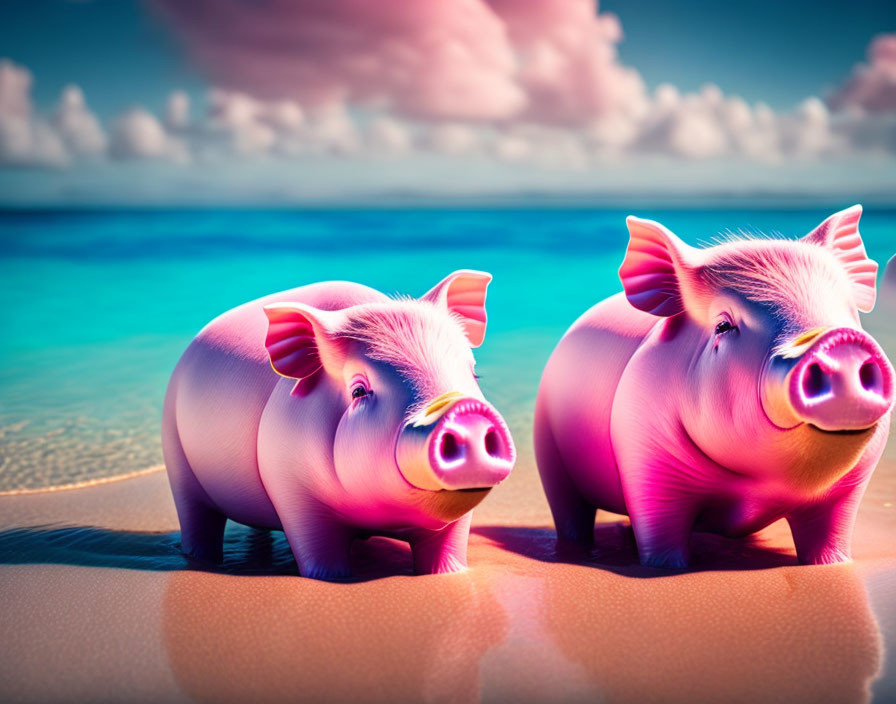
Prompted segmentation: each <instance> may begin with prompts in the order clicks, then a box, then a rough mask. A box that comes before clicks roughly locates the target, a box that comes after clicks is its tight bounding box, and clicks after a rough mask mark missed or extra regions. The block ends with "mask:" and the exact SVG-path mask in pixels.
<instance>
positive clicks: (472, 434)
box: [162, 271, 515, 579]
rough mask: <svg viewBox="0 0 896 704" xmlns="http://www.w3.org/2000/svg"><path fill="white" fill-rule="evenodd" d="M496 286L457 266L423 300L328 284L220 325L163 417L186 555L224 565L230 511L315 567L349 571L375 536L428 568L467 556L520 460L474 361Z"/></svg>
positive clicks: (223, 319) (454, 566)
mask: <svg viewBox="0 0 896 704" xmlns="http://www.w3.org/2000/svg"><path fill="white" fill-rule="evenodd" d="M489 281H491V276H490V275H489V274H485V273H481V272H476V271H458V272H455V273H454V274H452V275H451V276H449V277H447V278H446V279H445V280H444V281H442V282H441V283H440V284H439V285H438V286H436V287H435V288H434V289H432V290H431V291H430V292H429V293H427V294H426V295H425V296H423V298H421V299H419V300H414V299H411V298H401V299H390V298H388V297H387V296H385V295H383V294H381V293H379V292H377V291H374V290H373V289H370V288H367V287H365V286H361V285H358V284H353V283H345V282H331V283H322V284H313V285H310V286H304V287H302V288H297V289H293V290H291V291H285V292H283V293H278V294H274V295H272V296H268V297H266V298H262V299H259V300H257V301H253V302H251V303H246V304H245V305H242V306H239V307H238V308H235V309H233V310H231V311H229V312H227V313H225V314H224V315H222V316H220V317H219V318H217V319H215V320H213V321H212V322H211V323H209V324H208V325H207V326H206V327H205V328H204V329H203V330H202V331H201V332H200V333H199V335H198V336H197V337H196V339H195V340H193V342H192V344H191V345H190V346H189V347H188V348H187V350H186V352H185V353H184V355H183V357H181V360H180V362H179V363H178V365H177V367H176V368H175V370H174V373H173V374H172V377H171V382H170V384H169V386H168V392H167V395H166V397H165V408H164V414H163V421H162V442H163V449H164V453H165V463H166V465H167V467H168V477H169V480H170V482H171V490H172V492H173V494H174V500H175V504H176V506H177V514H178V518H179V519H180V525H181V537H182V546H183V549H184V551H185V552H187V553H188V554H191V555H194V556H196V557H198V558H201V559H206V560H211V561H220V559H221V557H222V545H223V533H224V524H225V522H226V520H227V519H228V518H230V519H232V520H234V521H238V522H239V523H244V524H247V525H251V526H258V527H263V528H282V529H283V530H284V532H285V533H286V537H287V539H288V541H289V544H290V546H291V548H292V551H293V554H294V555H295V558H296V561H297V562H298V565H299V570H300V572H301V574H302V575H304V576H307V577H315V578H322V579H328V578H339V577H344V576H347V575H348V574H349V572H350V570H349V549H350V547H351V543H352V541H353V540H354V539H355V538H364V537H368V536H370V535H374V534H376V535H387V536H393V537H396V538H400V539H402V540H407V541H409V542H410V544H411V547H412V550H413V556H414V568H415V570H416V571H417V572H418V573H437V572H453V571H457V570H460V569H462V568H463V567H465V566H466V553H467V538H468V535H469V530H470V519H471V515H472V513H471V511H472V509H473V507H474V506H476V505H477V504H478V503H479V502H480V501H482V499H483V498H484V497H485V495H486V494H487V493H488V492H489V490H490V489H491V487H493V486H494V485H496V484H497V483H498V482H500V481H501V480H503V479H504V478H505V477H507V475H508V474H509V473H510V470H511V468H512V467H513V463H514V459H515V450H514V446H513V441H512V440H511V437H510V433H509V432H508V430H507V427H506V425H505V424H504V420H503V419H502V418H501V416H500V415H499V414H498V413H497V411H495V409H494V408H493V407H492V406H491V405H490V404H489V403H487V402H486V400H485V399H484V397H483V395H482V392H481V391H480V389H479V385H478V384H477V382H476V376H475V374H474V372H473V366H474V359H473V354H472V351H471V347H478V346H479V345H480V344H481V343H482V340H483V338H484V336H485V327H486V313H485V295H486V288H487V286H488V284H489ZM272 367H273V369H272ZM278 375H279V376H278Z"/></svg>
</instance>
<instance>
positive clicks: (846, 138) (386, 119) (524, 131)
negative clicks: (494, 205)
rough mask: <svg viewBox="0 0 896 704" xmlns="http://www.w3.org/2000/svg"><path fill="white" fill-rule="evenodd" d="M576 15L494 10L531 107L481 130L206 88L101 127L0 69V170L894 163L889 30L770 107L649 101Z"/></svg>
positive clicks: (605, 19) (667, 89)
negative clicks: (827, 85)
mask: <svg viewBox="0 0 896 704" xmlns="http://www.w3.org/2000/svg"><path fill="white" fill-rule="evenodd" d="M586 5H588V4H587V3H584V4H583V3H574V4H570V5H569V6H565V5H563V4H562V3H555V2H553V1H552V2H542V3H540V4H537V6H536V5H533V6H532V7H527V8H520V7H517V6H516V4H514V3H512V2H509V0H508V1H507V2H505V1H504V0H493V2H492V6H493V8H494V9H495V12H498V13H499V14H500V16H501V18H502V20H501V21H502V22H503V23H504V26H505V28H506V31H508V32H510V33H511V35H512V36H511V41H512V44H513V46H514V47H515V51H516V52H517V54H518V56H519V61H520V62H521V63H520V65H519V67H518V71H517V73H516V74H514V75H515V79H514V80H515V81H517V82H518V83H519V85H521V86H523V88H524V92H525V94H526V95H527V96H529V100H530V102H529V103H528V107H526V108H525V109H523V108H520V109H519V110H517V111H516V112H515V113H514V115H513V117H510V118H507V117H505V118H504V119H502V120H498V121H491V122H484V121H482V119H481V116H479V117H477V118H476V119H469V120H463V119H458V118H457V117H456V116H453V115H452V116H451V117H444V118H438V111H436V112H435V113H433V112H432V111H429V112H427V114H426V117H425V119H416V118H413V117H408V116H407V114H405V116H404V117H399V116H398V115H399V114H400V113H399V114H396V113H395V112H394V111H393V110H392V107H393V106H390V105H389V104H388V103H386V104H383V105H379V106H377V105H369V104H365V105H364V106H363V107H360V106H359V105H356V104H350V103H347V102H345V101H344V100H341V99H330V100H326V101H321V100H315V101H309V102H308V103H307V104H305V103H300V102H298V100H295V99H271V100H262V99H259V98H257V97H253V96H250V95H248V94H246V93H243V92H239V91H235V90H223V89H212V90H210V91H209V92H208V94H207V96H206V97H205V99H204V100H202V101H199V102H200V103H201V104H199V105H196V106H194V105H191V99H190V97H189V96H188V95H187V94H186V93H184V92H182V91H175V92H173V93H172V94H171V95H170V97H169V100H168V103H167V106H166V109H165V111H164V114H163V115H161V116H156V115H154V114H152V113H151V112H149V111H148V110H146V109H144V108H141V107H137V108H134V109H131V110H129V111H128V112H126V113H124V114H122V115H120V116H118V117H115V118H113V119H112V120H111V121H110V123H109V125H108V128H104V127H103V125H102V124H101V123H100V121H99V119H98V118H97V117H96V115H94V114H93V112H92V111H91V110H90V108H89V107H88V104H87V101H86V99H85V97H84V95H83V93H82V91H81V90H80V88H79V87H78V86H75V85H70V86H67V87H66V88H65V89H64V90H63V91H62V94H61V96H60V98H59V100H58V103H57V105H56V106H55V108H54V109H53V110H51V111H50V112H49V113H48V114H47V115H46V116H42V115H40V114H38V113H37V112H36V111H35V109H34V106H33V105H32V100H31V75H30V73H29V72H28V71H27V69H25V68H23V67H20V66H16V65H15V64H13V63H11V62H9V61H0V167H3V166H7V167H9V166H17V167H22V166H24V167H52V168H67V167H71V166H73V165H74V164H76V163H77V162H79V161H82V160H99V159H104V158H109V159H112V160H119V161H124V160H128V161H140V160H154V161H162V162H170V163H177V164H186V163H194V164H200V165H201V164H205V163H224V162H232V163H239V162H241V161H243V162H245V161H247V160H252V161H262V160H265V159H277V160H281V161H290V160H296V161H301V160H303V159H315V158H318V157H321V156H335V157H341V158H363V159H368V160H369V159H374V160H375V159H382V158H387V157H402V158H405V157H408V158H410V157H413V156H414V155H418V156H419V155H424V156H425V155H434V156H436V157H438V158H440V159H446V160H449V161H450V160H451V159H455V160H457V162H458V164H462V163H463V161H464V160H469V159H472V158H475V159H479V160H491V161H492V162H494V163H495V164H510V165H511V167H513V166H514V165H522V166H525V167H532V168H533V169H534V170H536V171H537V170H549V171H558V170H568V171H582V170H589V169H590V170H591V171H592V172H594V171H597V170H600V169H602V168H612V165H613V164H618V163H619V161H618V160H619V159H626V160H629V161H632V160H637V159H657V158H659V159H665V160H666V161H667V162H668V163H670V164H684V163H690V162H703V163H710V164H711V163H713V162H714V161H720V160H737V161H738V162H739V163H751V164H755V165H758V166H760V167H765V168H768V167H769V166H770V165H776V164H782V163H785V162H787V163H790V162H799V163H806V164H812V163H821V160H824V159H828V158H836V159H840V160H842V159H861V158H865V157H868V156H871V157H874V156H880V155H886V156H888V157H892V155H893V154H894V153H896V110H893V111H888V107H887V106H888V105H889V102H887V101H888V100H889V97H888V96H890V94H891V92H892V90H893V85H896V83H894V82H893V81H896V79H894V78H893V77H894V76H896V73H894V66H896V60H894V56H896V54H894V51H896V44H894V37H893V36H889V37H882V38H878V39H877V40H875V42H874V44H873V45H872V48H871V50H870V51H869V64H868V65H866V66H863V67H860V68H858V69H856V71H855V72H854V74H853V76H852V77H851V78H850V80H849V81H848V82H847V84H845V85H844V87H843V89H842V90H841V91H840V92H839V93H838V95H839V96H840V98H838V99H836V100H834V99H832V100H831V101H829V102H828V104H825V103H824V102H823V101H821V100H819V99H818V98H814V97H810V98H807V99H806V100H804V101H803V102H801V103H799V104H798V105H796V106H795V107H794V108H792V109H790V110H785V111H775V110H772V109H771V108H770V107H769V106H767V105H765V104H763V103H756V104H752V105H751V104H749V103H747V102H746V101H744V100H743V99H741V98H739V97H737V96H732V95H726V94H724V93H723V91H722V90H721V89H720V88H719V87H717V86H713V85H709V86H706V87H704V88H703V89H701V90H700V91H698V92H695V93H687V94H682V93H681V92H679V90H678V89H676V88H675V87H674V86H672V85H661V86H659V87H658V88H657V89H656V90H655V91H654V92H653V93H652V94H650V93H648V92H647V90H646V89H645V88H644V86H643V83H642V82H641V80H640V77H639V76H638V74H637V72H634V71H632V70H631V69H628V68H625V67H623V66H622V65H621V64H619V62H618V61H617V58H616V54H615V46H616V43H617V42H618V41H619V37H620V36H621V28H620V27H619V23H618V20H616V19H615V17H613V16H611V15H599V16H597V18H596V19H594V18H592V19H591V20H589V21H588V22H584V21H583V20H582V17H584V15H582V13H583V12H585V8H586ZM588 6H589V7H590V5H588ZM576 67H578V68H576ZM596 86H599V90H598V88H597V87H596ZM611 88H612V90H610V89H611ZM608 91H609V92H608ZM872 95H874V96H876V97H874V98H873V99H872V97H871V96H872ZM537 96H540V97H539V98H538V100H535V101H534V102H531V101H532V100H534V97H537ZM881 96H882V97H881ZM411 112H412V111H411ZM449 112H450V111H449ZM107 130H108V133H107ZM460 168H463V167H462V166H461V167H460Z"/></svg>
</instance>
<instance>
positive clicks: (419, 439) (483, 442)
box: [396, 393, 516, 491]
mask: <svg viewBox="0 0 896 704" xmlns="http://www.w3.org/2000/svg"><path fill="white" fill-rule="evenodd" d="M396 459H397V461H398V468H399V470H400V471H401V473H402V475H403V476H404V478H405V479H406V480H407V481H408V482H409V483H410V484H412V485H414V486H416V487H417V488H419V489H427V490H431V491H438V490H441V489H448V490H458V489H487V488H491V487H493V486H495V485H496V484H498V483H499V482H501V481H503V480H504V479H505V478H506V477H507V475H509V474H510V471H511V469H513V464H514V462H515V460H516V449H515V448H514V446H513V440H512V439H511V437H510V432H509V431H508V429H507V425H506V424H505V423H504V419H503V418H501V416H500V414H499V413H498V412H497V411H496V410H495V409H494V408H492V407H491V406H490V405H489V404H487V403H485V402H483V401H480V400H479V399H475V398H470V397H467V396H462V395H461V394H456V393H453V394H443V395H442V396H440V397H439V398H437V399H436V400H434V401H433V402H432V403H430V404H429V405H428V406H427V407H426V409H424V410H423V411H422V412H421V413H420V414H419V415H418V416H417V418H415V419H413V420H411V421H410V422H409V423H407V424H406V425H405V427H404V428H403V429H402V431H401V433H400V434H399V437H398V443H397V445H396Z"/></svg>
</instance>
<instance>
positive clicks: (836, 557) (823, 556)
mask: <svg viewBox="0 0 896 704" xmlns="http://www.w3.org/2000/svg"><path fill="white" fill-rule="evenodd" d="M800 562H801V563H802V564H804V565H839V564H842V563H844V562H852V558H851V557H850V556H849V554H848V553H845V552H843V551H842V550H828V551H825V552H822V553H820V554H818V555H812V556H811V557H808V558H805V559H801V560H800Z"/></svg>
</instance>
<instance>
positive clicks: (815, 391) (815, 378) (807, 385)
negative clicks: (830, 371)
mask: <svg viewBox="0 0 896 704" xmlns="http://www.w3.org/2000/svg"><path fill="white" fill-rule="evenodd" d="M830 392H831V379H830V377H829V376H828V375H827V374H825V373H824V370H823V369H822V368H821V366H820V365H819V364H818V363H817V362H813V363H812V364H810V365H809V368H808V369H807V370H806V373H805V374H804V375H803V394H804V395H805V397H806V398H807V399H814V398H818V397H819V396H824V395H825V394H829V393H830Z"/></svg>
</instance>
